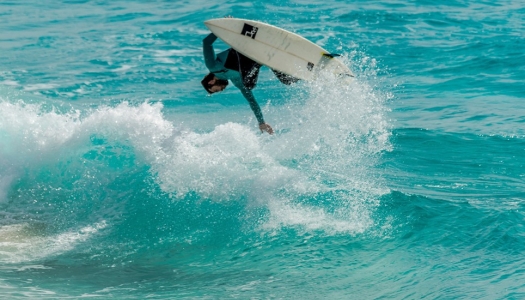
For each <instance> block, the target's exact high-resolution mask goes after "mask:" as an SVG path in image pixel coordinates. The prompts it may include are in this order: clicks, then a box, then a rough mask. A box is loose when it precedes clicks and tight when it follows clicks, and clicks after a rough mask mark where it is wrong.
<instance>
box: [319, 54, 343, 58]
mask: <svg viewBox="0 0 525 300" xmlns="http://www.w3.org/2000/svg"><path fill="white" fill-rule="evenodd" d="M323 56H325V57H328V58H334V57H338V56H341V54H337V53H323Z"/></svg>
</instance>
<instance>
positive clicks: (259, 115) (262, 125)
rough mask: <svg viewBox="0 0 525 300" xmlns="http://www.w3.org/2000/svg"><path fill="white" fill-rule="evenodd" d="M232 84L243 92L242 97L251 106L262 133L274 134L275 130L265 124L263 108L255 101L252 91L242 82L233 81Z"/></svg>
mask: <svg viewBox="0 0 525 300" xmlns="http://www.w3.org/2000/svg"><path fill="white" fill-rule="evenodd" d="M232 83H233V84H234V85H235V86H236V87H237V88H238V89H239V90H240V91H241V93H242V95H243V96H244V98H246V100H247V101H248V103H249V104H250V108H251V109H252V111H253V114H254V115H255V117H256V118H257V122H259V129H260V130H261V131H266V132H268V133H269V134H273V129H272V127H271V126H270V125H269V124H266V123H265V122H264V117H263V114H262V111H261V107H260V106H259V103H257V100H255V97H254V96H253V93H252V91H250V90H249V89H247V88H245V87H244V85H243V84H242V82H237V81H235V80H232Z"/></svg>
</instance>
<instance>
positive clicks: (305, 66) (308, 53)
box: [204, 18, 354, 80]
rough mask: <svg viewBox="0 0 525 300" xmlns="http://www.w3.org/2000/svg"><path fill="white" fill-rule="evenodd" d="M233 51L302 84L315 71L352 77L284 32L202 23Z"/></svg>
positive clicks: (229, 22)
mask: <svg viewBox="0 0 525 300" xmlns="http://www.w3.org/2000/svg"><path fill="white" fill-rule="evenodd" d="M204 24H205V25H206V27H208V28H209V29H210V31H211V32H213V33H214V34H215V35H216V36H217V37H218V38H220V39H221V40H222V41H224V42H225V43H226V44H228V45H229V46H230V47H232V48H233V49H235V50H237V51H238V52H240V53H242V54H243V55H245V56H247V57H249V58H250V59H252V60H254V61H256V62H257V63H259V64H262V65H265V66H267V67H269V68H271V69H273V70H276V71H279V72H281V73H284V74H287V75H290V76H293V77H295V78H299V79H303V80H315V79H316V77H317V75H318V74H319V71H321V70H324V71H328V72H331V73H333V74H335V75H337V76H340V77H353V76H354V75H353V74H352V71H350V69H349V68H348V67H347V66H346V65H345V64H343V63H342V62H341V61H340V60H339V59H337V58H336V56H337V55H334V54H331V53H330V52H329V51H326V50H325V49H323V48H322V47H320V46H319V45H317V44H315V43H313V42H311V41H309V40H307V39H306V38H304V37H302V36H300V35H298V34H295V33H293V32H290V31H287V30H285V29H282V28H279V27H276V26H273V25H270V24H266V23H263V22H258V21H253V20H246V19H237V18H220V19H211V20H207V21H205V22H204Z"/></svg>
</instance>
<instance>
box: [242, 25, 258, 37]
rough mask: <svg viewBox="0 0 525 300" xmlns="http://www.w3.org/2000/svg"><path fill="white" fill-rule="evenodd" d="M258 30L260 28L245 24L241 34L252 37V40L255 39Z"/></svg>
mask: <svg viewBox="0 0 525 300" xmlns="http://www.w3.org/2000/svg"><path fill="white" fill-rule="evenodd" d="M257 30H259V28H257V27H255V26H252V25H250V24H246V23H244V27H243V28H242V31H241V34H242V35H244V36H248V37H251V38H252V39H255V35H256V34H257Z"/></svg>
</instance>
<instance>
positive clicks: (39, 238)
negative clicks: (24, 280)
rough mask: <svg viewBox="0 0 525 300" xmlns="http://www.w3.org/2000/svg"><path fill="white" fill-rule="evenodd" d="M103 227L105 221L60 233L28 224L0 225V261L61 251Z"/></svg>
mask: <svg viewBox="0 0 525 300" xmlns="http://www.w3.org/2000/svg"><path fill="white" fill-rule="evenodd" d="M106 226H107V224H106V222H105V221H101V222H98V223H95V224H93V225H88V226H84V227H82V228H80V229H78V230H74V231H73V230H72V231H68V232H64V233H60V234H54V235H46V233H45V230H43V229H39V228H37V227H35V225H33V226H31V225H30V224H28V223H23V224H14V225H5V226H1V227H0V261H1V262H3V263H20V262H29V261H34V260H38V259H42V258H46V257H49V256H52V255H58V254H61V253H65V252H67V251H70V250H72V249H74V248H75V246H77V245H78V244H79V243H82V242H85V241H87V240H88V239H89V238H91V237H92V236H93V235H95V234H96V233H97V232H99V231H100V230H102V229H104V228H105V227H106Z"/></svg>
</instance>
